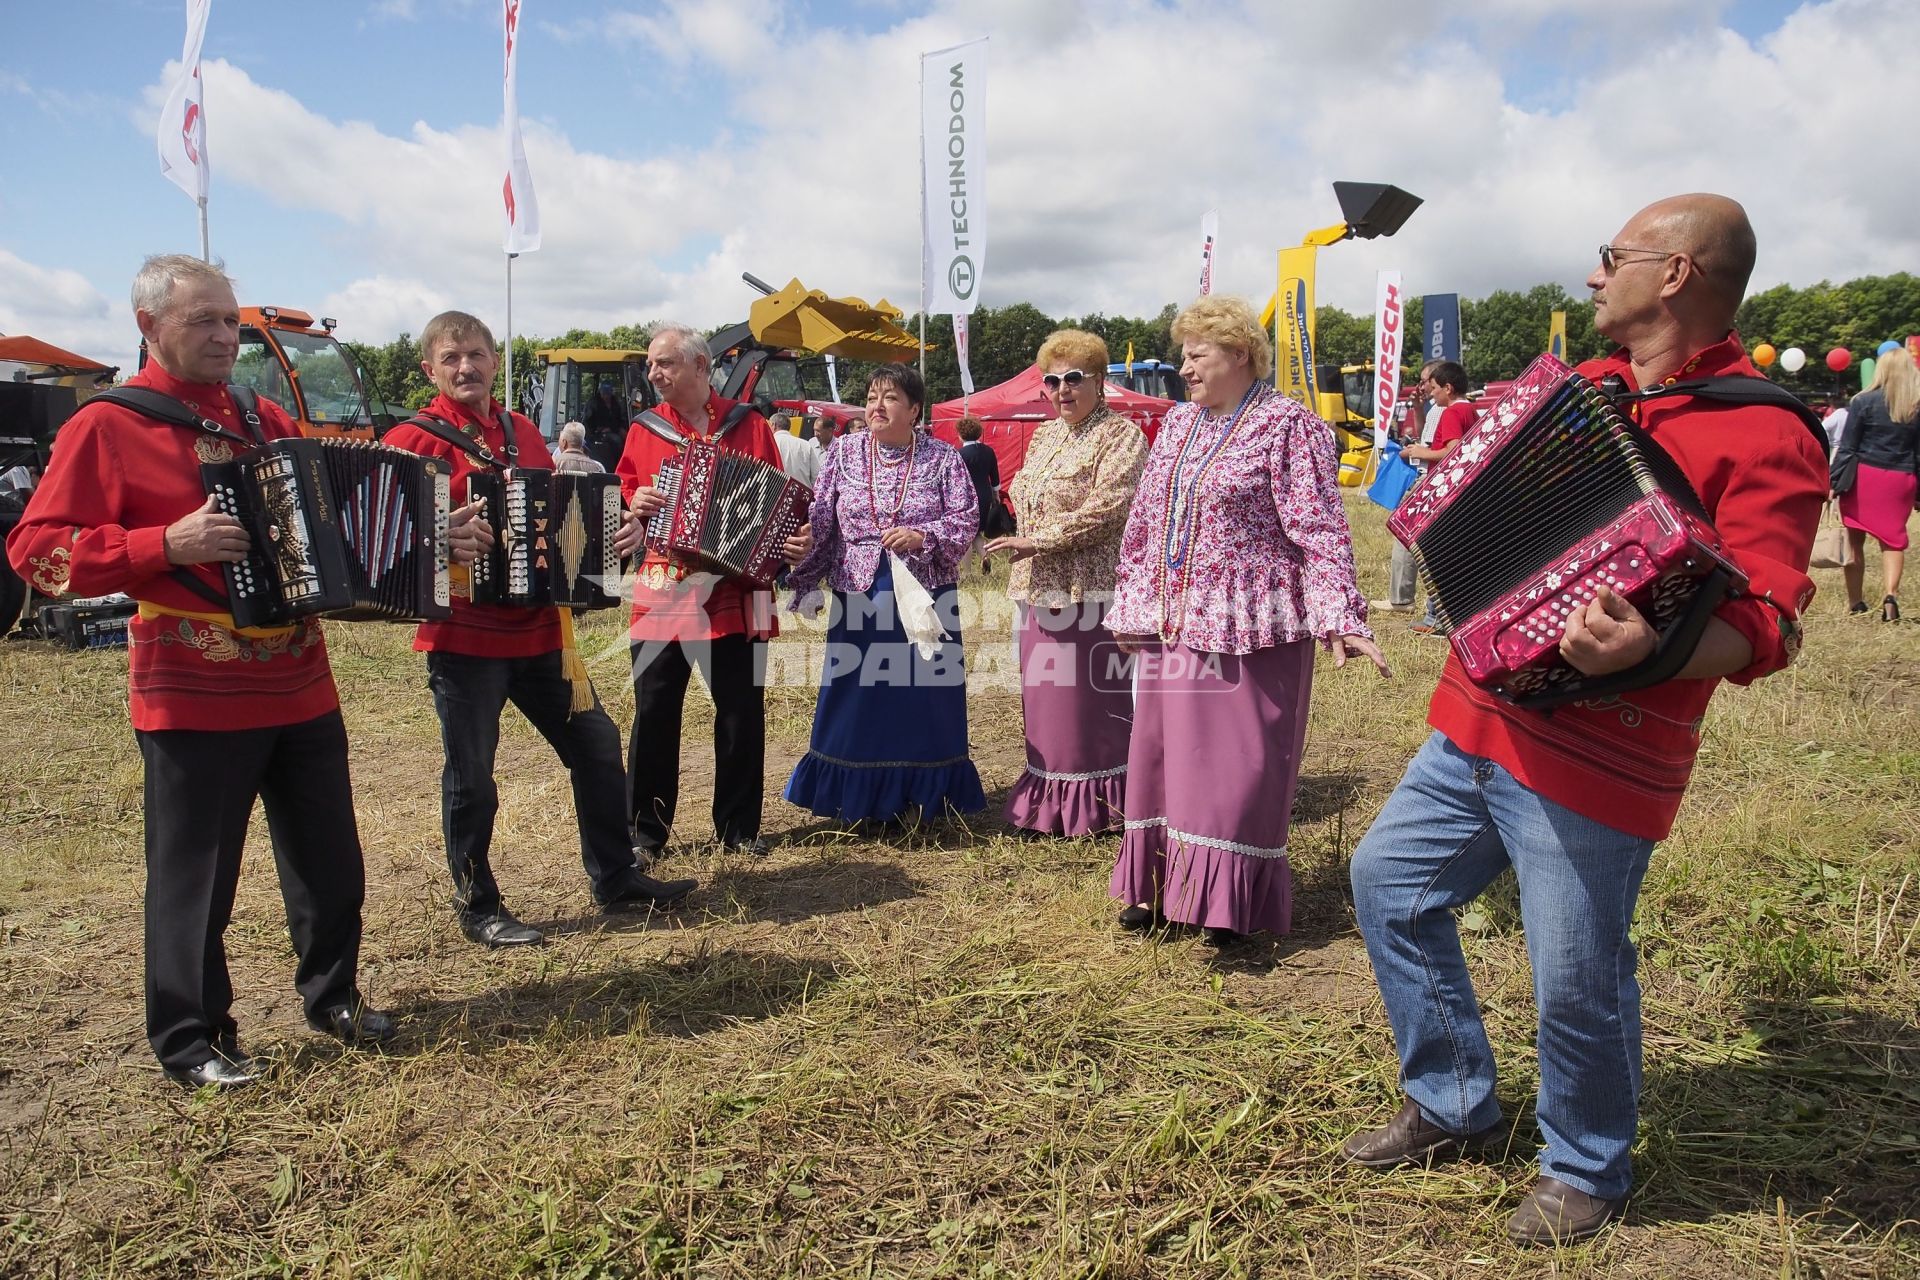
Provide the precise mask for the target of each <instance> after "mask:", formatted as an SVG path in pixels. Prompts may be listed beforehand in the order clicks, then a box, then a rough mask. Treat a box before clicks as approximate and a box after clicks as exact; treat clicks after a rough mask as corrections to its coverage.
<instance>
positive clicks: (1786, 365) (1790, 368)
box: [1780, 347, 1807, 373]
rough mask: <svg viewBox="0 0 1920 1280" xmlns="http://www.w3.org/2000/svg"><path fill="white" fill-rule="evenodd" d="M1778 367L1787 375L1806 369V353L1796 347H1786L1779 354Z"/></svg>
mask: <svg viewBox="0 0 1920 1280" xmlns="http://www.w3.org/2000/svg"><path fill="white" fill-rule="evenodd" d="M1780 367H1781V368H1782V369H1785V370H1786V371H1787V372H1788V373H1798V372H1800V371H1801V370H1802V369H1804V368H1806V367H1807V353H1806V352H1804V351H1802V350H1801V349H1800V348H1798V347H1788V348H1787V349H1786V350H1785V351H1782V352H1781V353H1780Z"/></svg>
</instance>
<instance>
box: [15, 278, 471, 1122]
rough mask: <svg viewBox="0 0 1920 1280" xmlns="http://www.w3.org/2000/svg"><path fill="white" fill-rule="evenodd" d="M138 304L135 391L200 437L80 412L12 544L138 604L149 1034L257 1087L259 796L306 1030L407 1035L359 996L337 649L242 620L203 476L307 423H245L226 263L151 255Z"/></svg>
mask: <svg viewBox="0 0 1920 1280" xmlns="http://www.w3.org/2000/svg"><path fill="white" fill-rule="evenodd" d="M133 308H134V319H135V321H136V322H137V323H138V324H139V326H140V334H141V336H142V337H143V338H145V339H146V343H147V365H146V367H145V368H144V369H142V370H141V371H140V372H139V373H137V374H135V375H134V376H133V377H132V378H131V379H129V380H128V383H127V385H128V386H130V387H136V388H143V389H146V390H148V391H153V392H158V393H160V394H161V395H164V396H169V397H171V398H172V399H174V400H176V401H178V402H180V403H181V404H183V405H185V406H186V408H187V409H189V410H190V411H192V412H193V413H194V414H196V415H199V416H200V418H201V426H200V428H199V429H197V430H196V429H192V428H187V427H177V426H172V425H168V424H165V423H162V422H159V421H156V420H155V419H152V418H149V417H146V416H145V415H143V414H141V413H138V412H136V411H135V410H133V409H130V408H127V407H125V406H123V405H118V404H112V403H108V402H107V401H104V400H100V401H95V402H93V403H91V404H87V405H84V406H82V407H81V409H80V411H79V412H78V413H76V414H75V415H74V416H73V417H72V418H71V419H70V420H69V421H68V422H67V423H66V425H65V426H63V427H62V428H61V430H60V436H59V440H58V443H57V444H56V445H55V447H54V451H53V458H52V461H51V463H50V464H49V465H48V467H47V473H46V475H45V476H44V477H43V478H42V479H41V481H40V485H39V487H38V488H37V489H36V490H35V491H34V494H33V499H32V501H30V502H29V503H28V504H27V509H26V512H25V514H24V515H23V516H22V517H21V520H20V524H19V526H18V528H16V529H15V530H14V533H13V536H12V538H11V539H10V540H9V541H8V545H7V553H8V557H9V558H10V559H11V561H12V562H13V565H14V568H15V569H17V570H18V571H19V573H20V575H21V576H22V577H23V578H25V579H26V580H27V581H28V582H29V583H31V584H32V585H33V588H34V589H35V590H36V591H40V592H43V593H45V594H47V595H59V594H62V593H67V592H73V593H77V594H79V595H87V596H91V595H101V594H104V593H107V592H113V591H124V592H126V593H127V594H129V595H131V596H133V597H134V598H135V599H137V600H138V601H139V602H140V614H139V616H138V617H137V618H135V619H133V620H132V622H131V623H130V624H129V627H128V639H129V651H128V655H127V668H128V679H127V684H128V703H129V708H130V710H131V713H132V719H133V731H134V738H135V740H136V741H137V742H138V743H139V745H140V755H141V758H142V760H143V761H144V762H145V766H146V772H145V778H146V780H145V813H146V863H147V882H146V1006H147V1041H148V1043H149V1044H151V1045H152V1046H153V1051H154V1053H155V1055H157V1056H158V1057H159V1059H160V1065H161V1067H162V1068H163V1069H164V1070H165V1071H166V1073H167V1075H168V1076H169V1077H171V1078H172V1079H174V1080H177V1081H179V1082H181V1083H182V1084H186V1085H189V1086H193V1087H199V1086H203V1085H211V1086H215V1087H221V1088H225V1087H232V1086H236V1085H243V1084H246V1083H248V1082H249V1081H251V1080H253V1079H254V1078H255V1077H256V1076H257V1074H258V1071H257V1069H256V1068H255V1067H254V1065H253V1064H252V1063H251V1062H250V1061H249V1060H248V1058H247V1056H246V1055H245V1054H244V1053H243V1052H242V1051H241V1049H240V1046H239V1041H238V1036H237V1028H236V1026H235V1024H234V1021H233V1017H232V1014H231V1013H230V1009H231V1006H232V1004H233V985H232V982H231V980H230V978H229V977H228V973H227V956H226V947H225V943H224V941H223V938H224V935H225V933H226V927H227V922H228V920H229V919H230V918H231V917H232V914H233V898H234V889H235V886H236V885H237V884H238V883H239V878H240V853H241V849H242V846H243V845H244V844H245V842H246V835H247V820H248V817H249V815H250V814H251V813H252V811H253V802H254V800H255V799H256V798H258V799H259V800H260V801H261V802H262V803H263V804H264V805H265V807H266V811H267V828H268V830H269V831H270V832H271V834H272V837H273V856H274V861H275V863H276V864H277V866H278V868H279V871H280V893H281V896H282V897H283V898H284V899H285V900H286V906H287V928H288V932H289V933H290V934H291V935H292V938H293V950H294V954H295V956H296V957H297V960H296V963H295V966H294V985H295V986H296V987H297V988H298V989H299V992H300V997H301V1001H302V1003H303V1004H304V1006H305V1010H306V1017H307V1021H308V1023H309V1024H311V1025H312V1026H313V1027H314V1028H315V1029H316V1030H320V1031H324V1032H327V1033H328V1034H330V1035H334V1036H337V1037H339V1038H340V1039H342V1040H345V1041H347V1042H348V1043H379V1042H382V1041H385V1040H387V1039H389V1038H390V1037H391V1036H392V1035H393V1032H394V1027H393V1020H392V1019H391V1018H389V1017H387V1016H386V1015H385V1014H383V1013H380V1012H378V1011H376V1010H374V1009H372V1008H371V1007H369V1006H368V1005H367V1004H366V1002H365V1001H364V1000H362V999H361V996H360V992H359V989H358V987H357V986H356V984H355V971H356V968H357V966H358V964H359V955H360V907H361V902H362V899H363V897H364V891H365V877H364V872H363V868H362V863H361V854H360V834H359V831H358V829H357V827H356V826H355V824H354V816H353V788H352V783H351V782H350V781H349V779H348V775H347V731H346V726H345V725H344V724H343V722H342V721H341V718H340V699H339V695H338V693H337V692H336V691H335V689H334V683H333V671H332V669H331V667H330V666H329V665H328V663H327V647H326V642H325V640H324V639H323V638H322V636H321V632H320V626H319V624H318V623H317V622H315V621H314V620H313V619H311V618H308V619H303V620H302V621H300V622H298V623H295V624H293V625H291V626H285V627H270V628H242V627H238V626H235V625H234V621H233V614H232V611H231V609H230V608H227V607H225V606H224V605H223V604H222V603H221V602H223V601H225V600H226V599H227V590H226V583H225V580H224V578H223V575H222V572H221V568H220V566H221V565H222V564H223V563H234V562H238V561H240V560H242V559H244V558H245V555H246V552H247V546H248V536H247V532H246V529H245V527H244V526H242V525H241V523H240V522H239V521H237V520H235V519H234V518H233V517H231V516H228V515H224V514H222V513H220V512H219V511H217V510H216V509H215V505H214V502H213V500H212V499H211V498H210V497H208V496H207V491H206V487H205V486H204V485H203V484H202V483H201V480H200V465H201V464H202V463H207V462H224V461H226V460H228V459H230V458H232V457H233V456H234V455H235V454H236V453H240V452H243V451H245V450H246V449H248V448H249V447H251V446H252V445H253V444H254V443H255V442H256V440H259V439H276V438H279V437H283V436H295V435H298V434H299V431H298V429H297V428H296V427H295V426H294V424H293V421H292V420H291V419H290V418H288V417H287V415H286V413H285V412H284V411H282V410H281V408H280V406H279V405H277V404H275V403H273V401H271V400H268V399H264V398H263V399H261V400H260V401H259V402H258V406H257V408H256V409H255V411H254V413H253V415H252V417H253V419H254V420H253V421H251V422H249V421H247V419H246V417H245V416H244V415H242V414H241V413H239V412H237V411H236V406H235V403H234V399H233V397H232V396H231V395H230V394H229V392H228V387H227V383H228V379H229V378H230V377H231V376H232V373H233V362H234V358H235V357H236V356H237V355H238V354H239V349H240V347H239V341H240V309H239V307H238V306H237V305H236V304H235V302H234V297H233V286H232V284H231V282H229V281H228V279H227V276H226V273H225V272H224V271H223V270H222V269H221V268H220V267H218V266H214V265H210V264H208V263H205V262H202V261H200V260H199V259H198V258H190V257H186V256H184V255H167V256H161V257H152V258H148V259H147V260H146V263H145V264H144V265H143V266H142V267H141V268H140V273H139V274H138V275H137V276H135V277H134V282H133ZM458 536H462V537H464V536H465V535H464V534H461V535H458ZM466 554H468V555H471V544H470V543H469V544H467V551H466Z"/></svg>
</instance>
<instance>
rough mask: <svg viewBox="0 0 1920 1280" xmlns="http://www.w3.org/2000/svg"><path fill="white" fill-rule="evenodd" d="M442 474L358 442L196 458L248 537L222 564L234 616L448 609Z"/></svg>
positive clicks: (277, 445)
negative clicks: (242, 549)
mask: <svg viewBox="0 0 1920 1280" xmlns="http://www.w3.org/2000/svg"><path fill="white" fill-rule="evenodd" d="M452 474H453V468H452V467H451V466H450V465H449V464H448V463H446V462H445V461H443V460H441V459H438V458H422V457H419V456H417V455H415V454H411V453H407V452H406V451H404V450H401V449H393V448H389V447H387V446H386V445H382V444H375V443H373V442H371V441H365V440H337V439H287V440H271V441H268V442H267V443H266V444H264V445H261V446H259V447H258V448H254V449H249V450H248V451H246V452H245V453H243V454H241V455H240V456H239V457H237V458H234V459H232V460H230V461H227V462H210V463H203V464H202V465H201V467H200V478H201V481H202V482H203V483H204V484H205V485H206V489H207V492H208V493H210V494H211V495H213V497H214V500H215V503H216V505H217V506H218V507H219V509H220V510H221V511H224V512H225V513H226V514H228V515H230V516H232V517H233V518H234V519H236V520H238V521H239V522H240V523H241V524H242V525H243V526H245V528H246V530H247V536H248V538H249V539H251V543H250V545H249V547H248V549H247V555H246V558H245V559H244V560H240V561H236V562H231V563H226V564H223V565H222V566H221V570H222V572H223V574H224V576H225V578H226V585H227V594H228V596H229V597H230V599H231V601H232V610H233V620H234V622H235V623H236V624H237V625H239V626H242V627H271V626H282V625H285V624H287V623H289V622H292V621H294V620H296V619H299V618H304V617H308V616H311V615H314V614H326V615H328V616H330V617H336V618H373V619H386V620H392V621H407V620H415V619H432V618H446V617H450V616H451V615H452V612H453V610H452V607H451V606H452V581H451V577H450V574H449V571H448V555H447V521H448V515H449V510H450V505H451V494H450V492H449V490H450V486H451V482H452Z"/></svg>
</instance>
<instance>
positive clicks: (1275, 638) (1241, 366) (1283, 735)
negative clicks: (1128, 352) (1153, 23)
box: [1107, 295, 1388, 943]
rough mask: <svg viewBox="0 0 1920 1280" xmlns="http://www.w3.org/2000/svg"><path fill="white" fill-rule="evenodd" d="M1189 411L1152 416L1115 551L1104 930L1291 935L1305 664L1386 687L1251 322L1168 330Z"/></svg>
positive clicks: (1344, 561)
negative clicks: (1110, 846)
mask: <svg viewBox="0 0 1920 1280" xmlns="http://www.w3.org/2000/svg"><path fill="white" fill-rule="evenodd" d="M1173 337H1174V340H1175V341H1177V342H1179V343H1181V344H1182V350H1183V356H1182V360H1181V365H1180V376H1181V377H1183V378H1184V379H1186V382H1187V387H1188V392H1189V395H1190V397H1191V400H1192V403H1189V404H1183V405H1181V406H1179V407H1178V408H1176V409H1174V410H1172V411H1171V412H1169V413H1168V414H1167V418H1166V422H1165V424H1164V425H1163V426H1162V427H1161V429H1160V435H1159V437H1158V438H1157V439H1156V440H1155V441H1154V444H1153V451H1152V453H1151V454H1150V455H1149V456H1148V458H1147V466H1146V472H1145V474H1144V475H1143V476H1142V477H1141V481H1140V489H1139V493H1138V494H1137V496H1136V497H1135V498H1134V502H1133V510H1132V512H1131V513H1130V514H1129V515H1128V517H1127V527H1126V533H1125V534H1124V536H1123V537H1122V539H1121V545H1120V563H1119V567H1118V570H1117V573H1116V582H1115V590H1114V601H1113V607H1112V608H1111V609H1110V610H1109V611H1108V613H1107V625H1108V626H1109V627H1110V628H1112V630H1113V632H1114V633H1115V635H1116V636H1117V637H1119V640H1120V643H1121V644H1122V645H1123V646H1124V647H1126V648H1128V649H1130V650H1132V651H1134V652H1135V653H1136V655H1137V658H1138V664H1139V665H1138V667H1137V669H1136V671H1135V676H1136V685H1135V687H1136V691H1137V692H1136V700H1135V705H1134V726H1133V741H1132V746H1131V749H1130V751H1129V752H1128V756H1127V798H1126V835H1125V836H1124V838H1123V839H1122V841H1121V844H1120V858H1119V861H1118V863H1117V864H1116V865H1115V866H1114V869H1113V880H1112V884H1111V886H1110V887H1111V891H1112V893H1113V896H1115V897H1117V898H1120V899H1122V900H1123V901H1125V902H1126V903H1127V907H1126V909H1125V910H1124V911H1122V912H1121V913H1120V923H1121V924H1122V925H1123V926H1126V927H1128V928H1136V929H1137V928H1147V927H1149V926H1151V925H1152V924H1154V923H1155V922H1156V921H1157V920H1159V919H1161V918H1165V919H1168V920H1174V921H1179V922H1182V923H1186V924H1194V925H1201V926H1203V927H1205V929H1206V931H1207V936H1208V938H1209V939H1211V940H1212V941H1214V942H1216V943H1225V942H1229V941H1232V940H1233V939H1234V938H1236V937H1238V936H1239V935H1241V934H1244V933H1250V932H1253V931H1255V930H1259V929H1266V930H1270V931H1272V932H1274V933H1285V932H1286V931H1287V929H1288V928H1289V926H1290V924H1291V912H1292V879H1291V876H1290V873H1289V871H1288V868H1287V825H1288V820H1289V817H1290V813H1291V810H1292V807H1293V794H1294V787H1295V785H1296V783H1297V782H1298V781H1299V777H1300V755H1301V748H1302V747H1303V745H1304V743H1305V739H1306V732H1307V694H1308V690H1309V689H1310V687H1311V684H1312V679H1313V645H1314V642H1315V641H1318V642H1319V643H1321V644H1322V645H1325V646H1326V647H1327V648H1329V649H1330V650H1331V651H1332V653H1333V657H1334V665H1335V666H1342V665H1344V664H1345V662H1346V659H1347V655H1348V654H1349V653H1350V652H1358V653H1363V654H1365V655H1366V656H1367V657H1368V658H1370V659H1372V660H1373V663H1374V665H1375V666H1376V667H1378V668H1379V670H1380V674H1381V675H1383V676H1384V675H1386V674H1388V671H1387V664H1386V660H1385V659H1384V658H1382V657H1381V655H1380V650H1379V648H1378V647H1377V646H1376V645H1375V644H1374V642H1373V636H1372V633H1371V632H1370V631H1368V630H1367V614H1366V602H1365V600H1364V599H1363V598H1362V597H1361V595H1360V589H1359V587H1358V586H1357V585H1356V584H1355V582H1354V571H1353V544H1352V542H1351V540H1350V538H1349V536H1348V532H1347V518H1346V513H1345V511H1344V510H1343V509H1342V508H1341V505H1340V490H1339V486H1338V483H1337V475H1338V473H1337V471H1336V468H1335V451H1334V445H1333V434H1332V431H1331V429H1330V428H1329V427H1328V426H1327V424H1326V423H1324V422H1322V421H1321V420H1320V419H1319V418H1317V417H1315V416H1314V415H1313V414H1312V413H1311V412H1310V411H1308V410H1307V409H1305V408H1302V407H1301V406H1300V405H1299V404H1296V403H1295V402H1294V401H1292V400H1289V399H1287V398H1286V397H1285V396H1282V395H1280V394H1279V393H1277V392H1276V391H1274V389H1273V388H1272V387H1270V386H1268V385H1266V383H1265V381H1264V379H1265V378H1266V377H1267V375H1268V373H1269V371H1270V370H1271V369H1272V367H1273V356H1272V353H1271V351H1270V349H1269V348H1268V346H1267V338H1266V334H1265V332H1264V331H1263V330H1262V328H1261V325H1260V322H1259V320H1258V319H1257V318H1256V317H1255V315H1254V312H1253V309H1252V308H1251V307H1249V306H1248V305H1247V304H1246V303H1245V302H1244V301H1242V300H1241V299H1239V298H1226V297H1221V296H1218V295H1215V296H1212V297H1206V298H1202V299H1200V301H1198V302H1196V303H1194V304H1193V305H1192V306H1190V307H1188V308H1187V309H1186V310H1185V311H1184V312H1182V313H1181V314H1180V316H1179V318H1178V319H1176V320H1175V321H1174V322H1173Z"/></svg>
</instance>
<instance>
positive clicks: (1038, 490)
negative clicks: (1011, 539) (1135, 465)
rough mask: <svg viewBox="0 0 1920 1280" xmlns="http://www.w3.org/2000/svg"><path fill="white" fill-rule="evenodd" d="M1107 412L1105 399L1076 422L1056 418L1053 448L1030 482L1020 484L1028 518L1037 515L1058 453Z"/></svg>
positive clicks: (1024, 472) (1056, 462) (1022, 470)
mask: <svg viewBox="0 0 1920 1280" xmlns="http://www.w3.org/2000/svg"><path fill="white" fill-rule="evenodd" d="M1107 412H1108V409H1107V404H1106V401H1104V400H1102V401H1101V402H1100V403H1099V404H1097V405H1095V406H1094V407H1093V410H1092V412H1090V413H1088V414H1087V416H1086V417H1084V418H1082V419H1080V421H1078V422H1072V423H1070V422H1068V421H1067V420H1066V419H1065V418H1059V419H1056V421H1058V422H1059V424H1060V428H1061V430H1060V435H1059V436H1058V438H1056V439H1055V440H1054V442H1053V449H1052V450H1051V451H1050V452H1049V453H1048V454H1047V460H1046V461H1045V462H1043V463H1041V464H1040V465H1039V466H1038V467H1037V468H1035V476H1034V479H1033V480H1032V482H1031V483H1030V484H1024V485H1021V486H1020V492H1021V495H1022V497H1023V498H1024V499H1025V503H1024V505H1025V506H1026V507H1027V512H1026V513H1025V514H1026V516H1027V517H1028V518H1030V519H1031V518H1036V517H1038V516H1039V514H1040V499H1041V495H1042V494H1044V493H1046V491H1047V482H1048V481H1049V480H1052V479H1053V469H1054V467H1055V466H1056V465H1058V463H1059V461H1060V455H1061V454H1062V453H1063V452H1065V450H1066V447H1067V446H1068V445H1070V444H1072V443H1073V440H1074V437H1075V435H1076V434H1078V433H1082V432H1085V431H1089V430H1092V428H1093V427H1094V425H1095V424H1096V423H1098V422H1099V421H1100V419H1101V418H1102V417H1103V416H1105V414H1106V413H1107ZM1026 472H1027V468H1025V467H1022V468H1021V469H1020V474H1021V475H1025V474H1026Z"/></svg>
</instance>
